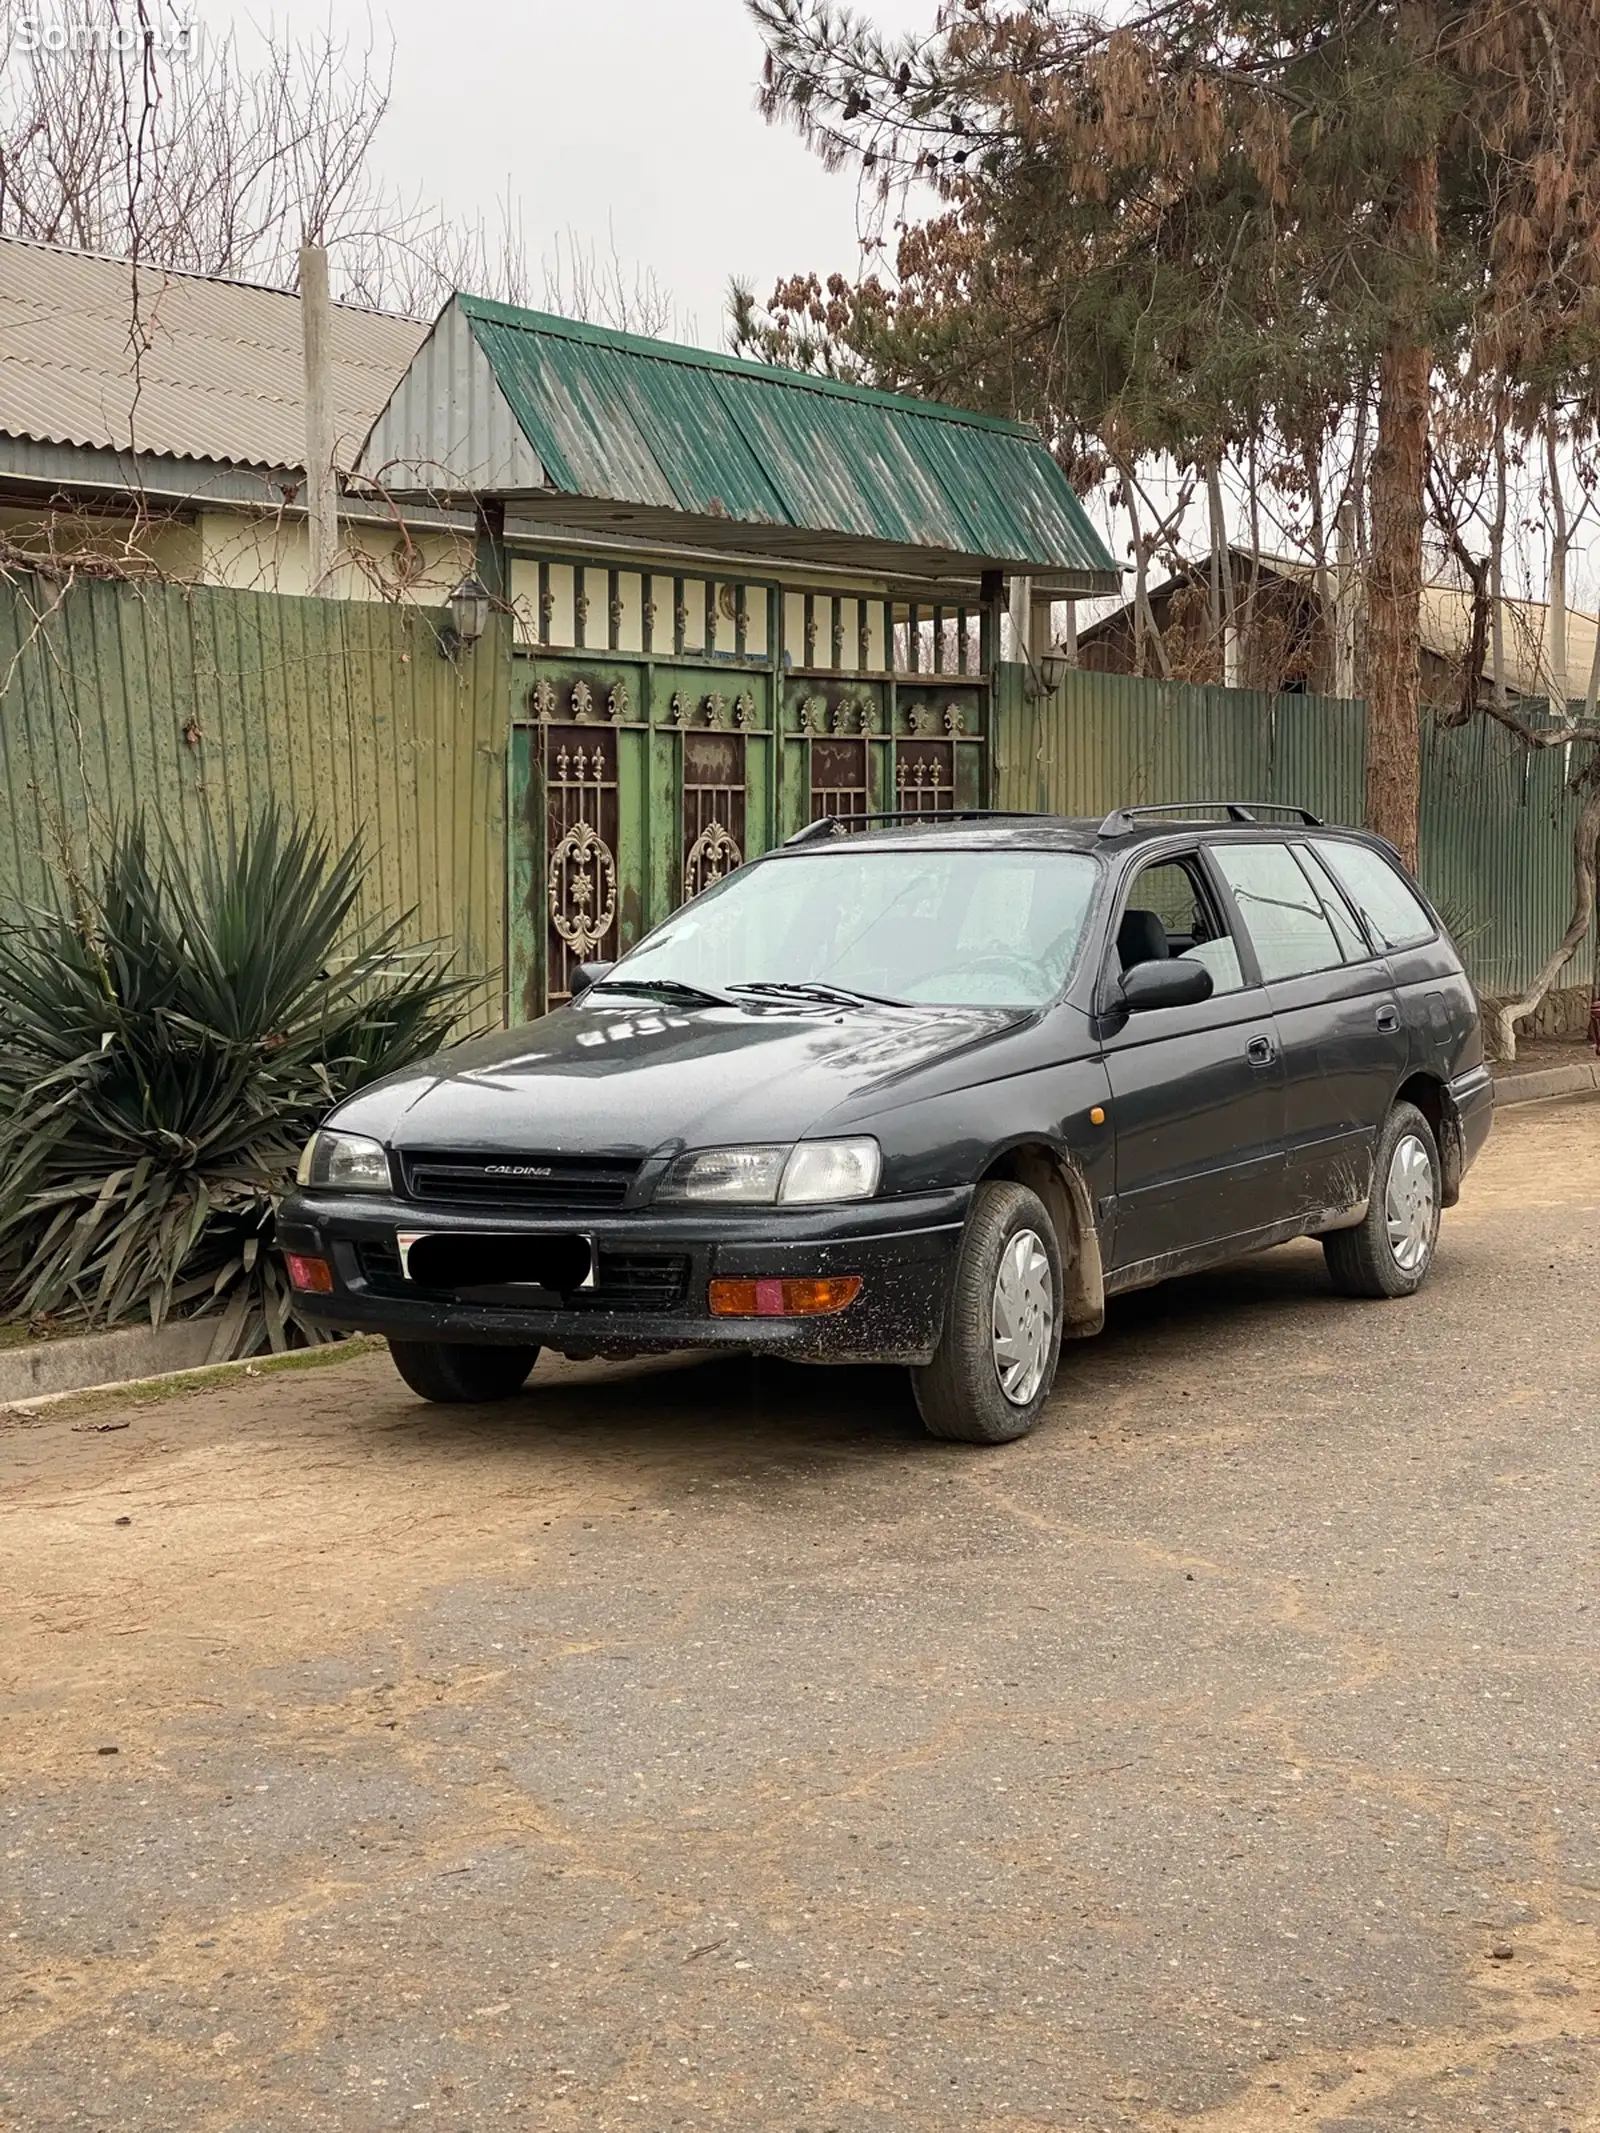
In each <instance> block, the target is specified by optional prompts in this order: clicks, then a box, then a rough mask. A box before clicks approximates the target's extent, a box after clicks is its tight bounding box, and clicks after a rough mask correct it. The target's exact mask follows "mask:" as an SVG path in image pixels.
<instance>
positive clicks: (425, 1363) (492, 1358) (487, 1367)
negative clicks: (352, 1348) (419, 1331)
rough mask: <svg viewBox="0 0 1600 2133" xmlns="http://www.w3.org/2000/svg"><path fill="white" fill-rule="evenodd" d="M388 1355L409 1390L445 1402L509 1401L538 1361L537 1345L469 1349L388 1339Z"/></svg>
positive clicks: (457, 1343) (453, 1343) (447, 1343)
mask: <svg viewBox="0 0 1600 2133" xmlns="http://www.w3.org/2000/svg"><path fill="white" fill-rule="evenodd" d="M389 1353H390V1354H391V1355H392V1356H393V1357H394V1367H395V1368H396V1370H398V1371H399V1373H400V1375H401V1376H402V1377H403V1378H404V1379H405V1381H406V1383H407V1384H408V1385H409V1386H410V1387H411V1390H412V1391H413V1392H416V1393H420V1394H421V1395H422V1397H423V1399H425V1400H437V1401H440V1402H441V1403H443V1404H445V1405H448V1406H459V1405H462V1404H465V1403H476V1402H480V1401H485V1400H509V1399H510V1398H511V1396H512V1394H513V1393H516V1392H520V1391H521V1390H522V1387H523V1385H524V1384H525V1383H526V1382H527V1376H528V1372H529V1371H530V1370H531V1369H532V1368H533V1366H534V1364H535V1363H536V1362H537V1361H538V1360H539V1351H538V1349H537V1348H473V1347H468V1346H466V1345H465V1344H464V1343H462V1342H460V1341H391V1342H390V1343H389Z"/></svg>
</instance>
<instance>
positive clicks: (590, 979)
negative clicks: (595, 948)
mask: <svg viewBox="0 0 1600 2133" xmlns="http://www.w3.org/2000/svg"><path fill="white" fill-rule="evenodd" d="M616 967H617V966H616V964H615V963H579V964H578V965H577V966H576V967H575V968H574V970H573V973H572V991H571V992H570V993H569V994H568V996H567V997H568V998H569V999H572V1000H576V999H577V998H579V996H580V995H581V994H583V993H586V992H587V991H588V990H589V987H590V986H591V985H598V984H599V982H600V980H601V979H602V978H603V977H605V976H607V975H608V973H609V972H611V971H613V970H615V969H616Z"/></svg>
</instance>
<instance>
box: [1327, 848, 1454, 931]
mask: <svg viewBox="0 0 1600 2133" xmlns="http://www.w3.org/2000/svg"><path fill="white" fill-rule="evenodd" d="M1312 849H1313V850H1314V851H1315V852H1316V854H1317V856H1318V858H1319V859H1321V861H1322V863H1323V865H1324V866H1326V867H1327V869H1328V871H1329V872H1330V873H1331V874H1332V876H1333V878H1334V880H1335V881H1337V882H1338V883H1339V885H1340V887H1341V888H1342V889H1343V890H1344V892H1345V894H1346V895H1347V896H1348V897H1349V898H1350V901H1351V902H1352V903H1353V904H1354V905H1355V907H1356V909H1357V910H1358V911H1359V912H1360V913H1361V916H1362V917H1363V918H1364V919H1365V920H1366V922H1367V925H1368V928H1369V929H1370V931H1371V932H1372V933H1373V934H1374V935H1375V936H1376V938H1377V940H1378V943H1379V946H1380V947H1383V948H1420V947H1421V946H1422V943H1423V942H1424V941H1431V940H1432V939H1433V937H1434V935H1435V933H1436V932H1437V931H1438V928H1437V927H1436V926H1435V925H1434V923H1433V920H1432V919H1431V918H1430V917H1429V916H1428V914H1427V912H1426V911H1425V910H1424V909H1423V906H1422V904H1421V902H1420V901H1419V900H1418V898H1417V896H1416V894H1415V892H1414V891H1413V890H1412V889H1411V888H1410V887H1409V886H1408V885H1407V883H1406V882H1405V880H1404V879H1403V878H1402V876H1401V874H1400V872H1399V870H1398V869H1397V868H1396V867H1394V866H1392V865H1391V864H1390V862H1389V861H1388V860H1387V859H1385V858H1384V856H1383V854H1382V853H1381V852H1375V851H1374V850H1373V849H1372V847H1371V845H1368V844H1346V843H1344V842H1343V841H1342V840H1341V839H1334V838H1331V837H1330V838H1326V839H1324V838H1320V837H1316V838H1313V839H1312Z"/></svg>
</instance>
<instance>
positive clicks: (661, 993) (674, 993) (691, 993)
mask: <svg viewBox="0 0 1600 2133" xmlns="http://www.w3.org/2000/svg"><path fill="white" fill-rule="evenodd" d="M589 990H590V991H591V992H640V993H651V994H655V995H657V996H658V997H659V998H661V999H663V1000H685V1001H688V1002H690V1003H692V1004H697V1005H699V1006H701V1007H737V1006H738V1005H739V1003H738V1001H737V1000H736V999H735V998H734V997H733V995H732V993H727V992H713V991H712V989H711V987H710V986H709V985H689V984H686V983H685V982H684V980H683V979H682V978H601V979H600V981H599V982H598V984H595V985H591V986H590V987H589Z"/></svg>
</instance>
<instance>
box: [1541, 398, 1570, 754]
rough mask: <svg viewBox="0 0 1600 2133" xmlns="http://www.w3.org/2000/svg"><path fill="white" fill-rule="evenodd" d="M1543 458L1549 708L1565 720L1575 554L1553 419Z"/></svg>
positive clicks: (1546, 435)
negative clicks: (1571, 564) (1569, 584)
mask: <svg viewBox="0 0 1600 2133" xmlns="http://www.w3.org/2000/svg"><path fill="white" fill-rule="evenodd" d="M1544 455H1545V458H1544V463H1545V474H1546V478H1547V480H1548V484H1549V493H1548V497H1547V502H1548V505H1549V510H1550V605H1549V607H1548V609H1547V610H1546V619H1545V665H1546V668H1547V670H1548V674H1549V682H1550V708H1551V710H1552V711H1553V712H1554V713H1555V715H1556V717H1557V718H1560V719H1565V718H1569V717H1570V716H1571V712H1572V683H1571V680H1570V678H1569V676H1568V673H1567V558H1568V556H1569V555H1570V554H1571V551H1572V528H1571V526H1570V525H1569V524H1568V521H1567V492H1566V488H1565V486H1564V484H1563V482H1562V478H1561V447H1560V442H1559V440H1558V438H1557V436H1556V421H1555V416H1554V415H1551V417H1550V419H1549V420H1548V422H1546V424H1545V430H1544Z"/></svg>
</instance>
